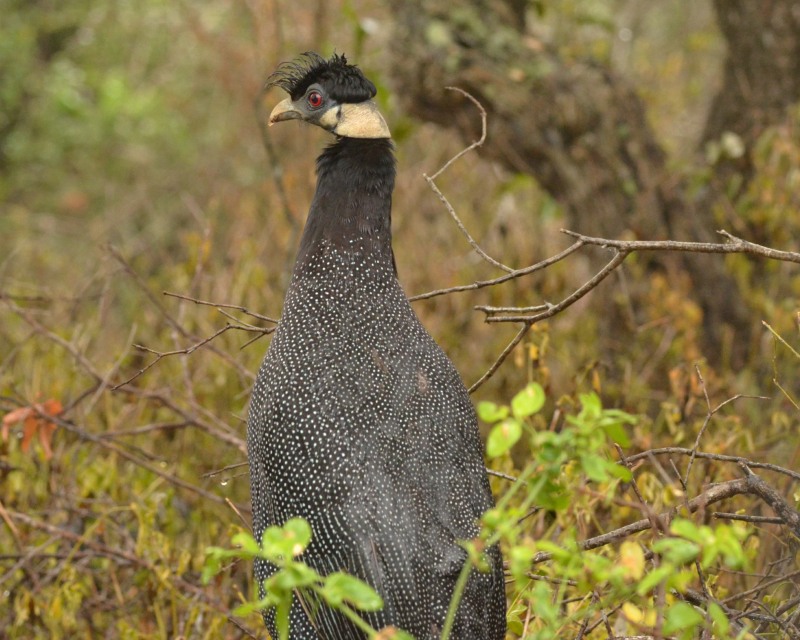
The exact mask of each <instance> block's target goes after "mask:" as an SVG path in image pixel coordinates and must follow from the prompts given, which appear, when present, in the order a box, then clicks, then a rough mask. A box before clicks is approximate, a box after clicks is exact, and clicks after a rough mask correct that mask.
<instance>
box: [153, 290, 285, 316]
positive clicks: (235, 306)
mask: <svg viewBox="0 0 800 640" xmlns="http://www.w3.org/2000/svg"><path fill="white" fill-rule="evenodd" d="M162 293H163V294H164V295H165V296H169V297H171V298H179V299H181V300H186V301H188V302H194V303H195V304H198V305H204V306H207V307H215V308H219V309H233V310H235V311H241V312H242V313H244V314H245V315H248V316H251V317H253V318H256V319H258V320H263V321H264V322H271V323H272V324H278V321H277V320H276V319H275V318H270V317H269V316H264V315H261V314H260V313H256V312H255V311H250V309H248V308H247V307H243V306H242V305H239V304H226V303H224V302H209V301H208V300H199V299H198V298H192V297H191V296H187V295H183V294H181V293H173V292H172V291H162Z"/></svg>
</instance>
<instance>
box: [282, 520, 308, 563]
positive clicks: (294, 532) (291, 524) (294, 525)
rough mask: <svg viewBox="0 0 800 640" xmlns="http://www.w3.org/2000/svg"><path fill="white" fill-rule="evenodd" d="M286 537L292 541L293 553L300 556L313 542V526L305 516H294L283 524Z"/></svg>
mask: <svg viewBox="0 0 800 640" xmlns="http://www.w3.org/2000/svg"><path fill="white" fill-rule="evenodd" d="M283 530H284V531H285V533H286V539H287V540H288V541H289V542H291V543H292V549H291V551H292V555H293V556H299V555H300V554H301V553H303V551H305V549H306V547H307V546H308V543H309V542H311V526H310V525H309V524H308V522H306V521H305V520H303V518H292V519H291V520H287V521H286V524H284V525H283Z"/></svg>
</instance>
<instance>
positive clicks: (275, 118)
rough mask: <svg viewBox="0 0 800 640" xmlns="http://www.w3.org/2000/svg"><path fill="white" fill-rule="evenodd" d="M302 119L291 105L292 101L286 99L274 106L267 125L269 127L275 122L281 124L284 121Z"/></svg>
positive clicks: (301, 115)
mask: <svg viewBox="0 0 800 640" xmlns="http://www.w3.org/2000/svg"><path fill="white" fill-rule="evenodd" d="M302 117H303V114H302V113H300V112H299V111H298V110H297V109H295V107H294V105H293V104H292V99H291V98H286V99H285V100H281V102H279V103H278V104H276V105H275V108H274V109H273V110H272V113H270V114H269V122H268V124H269V126H270V127H271V126H272V125H273V124H275V123H276V122H283V121H284V120H298V119H301V118H302Z"/></svg>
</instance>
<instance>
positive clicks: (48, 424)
mask: <svg viewBox="0 0 800 640" xmlns="http://www.w3.org/2000/svg"><path fill="white" fill-rule="evenodd" d="M63 411H64V407H63V405H62V404H61V402H59V401H58V400H54V399H52V398H51V399H50V400H46V401H45V402H41V403H37V404H35V405H32V406H30V407H20V408H19V409H14V411H11V412H9V413H7V414H6V415H5V416H4V417H3V427H2V432H1V433H0V435H2V438H3V440H4V441H5V440H8V435H9V430H10V428H11V425H12V424H16V423H18V422H22V443H21V445H20V448H21V449H22V451H23V452H25V453H27V452H28V449H29V448H30V445H31V440H33V437H34V436H37V435H38V437H39V444H41V445H42V453H43V454H44V459H45V460H50V458H52V457H53V449H52V447H51V446H50V443H51V442H52V440H53V432H54V431H55V430H56V427H57V426H58V425H57V424H56V423H55V422H53V421H52V420H48V416H49V417H56V416H58V415H60V414H61V413H62V412H63Z"/></svg>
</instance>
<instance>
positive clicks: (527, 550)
mask: <svg viewBox="0 0 800 640" xmlns="http://www.w3.org/2000/svg"><path fill="white" fill-rule="evenodd" d="M535 555H536V550H535V549H533V548H532V547H529V546H522V545H520V546H514V547H511V551H509V553H508V568H509V569H510V571H511V575H513V576H514V579H515V580H516V581H517V582H520V581H522V580H523V579H524V577H525V573H526V572H527V571H528V570H529V569H530V568H531V562H532V561H533V557H534V556H535Z"/></svg>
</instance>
